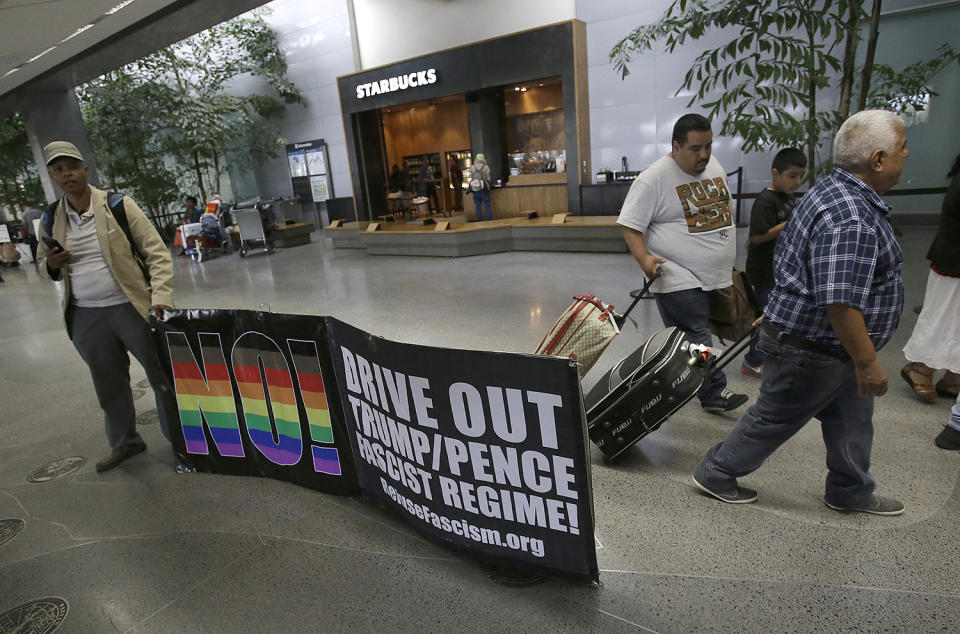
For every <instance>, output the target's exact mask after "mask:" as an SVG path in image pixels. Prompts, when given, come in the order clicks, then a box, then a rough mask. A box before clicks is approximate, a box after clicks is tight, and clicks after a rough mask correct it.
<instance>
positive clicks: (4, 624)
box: [0, 597, 70, 634]
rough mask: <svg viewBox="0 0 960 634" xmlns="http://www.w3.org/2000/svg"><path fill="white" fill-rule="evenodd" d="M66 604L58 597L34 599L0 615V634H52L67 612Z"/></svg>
mask: <svg viewBox="0 0 960 634" xmlns="http://www.w3.org/2000/svg"><path fill="white" fill-rule="evenodd" d="M69 609H70V608H69V606H68V605H67V602H66V601H64V600H63V599H61V598H60V597H44V598H42V599H34V600H33V601H28V602H26V603H24V604H23V605H18V606H17V607H15V608H13V609H12V610H7V611H6V612H3V613H0V634H13V633H14V632H17V633H19V632H29V633H30V634H49V632H53V631H54V630H56V629H57V628H58V627H60V624H61V623H63V619H65V618H67V610H69Z"/></svg>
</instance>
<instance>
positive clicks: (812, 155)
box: [804, 24, 819, 187]
mask: <svg viewBox="0 0 960 634" xmlns="http://www.w3.org/2000/svg"><path fill="white" fill-rule="evenodd" d="M804 26H805V27H806V30H807V46H808V47H809V48H808V50H809V51H813V50H814V46H815V42H814V35H813V30H812V29H811V28H810V25H809V24H805V25H804ZM807 59H808V60H809V62H808V63H809V67H808V69H807V72H808V73H809V74H810V76H809V78H808V79H807V99H808V100H809V103H808V104H807V184H808V185H809V186H811V187H813V183H814V181H815V180H816V170H815V169H814V159H816V156H817V141H819V138H818V135H817V125H816V122H817V83H816V82H815V81H814V78H815V77H816V76H817V69H816V68H815V67H814V65H813V60H814V57H813V55H812V54H808V57H807Z"/></svg>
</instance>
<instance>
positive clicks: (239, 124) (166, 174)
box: [78, 10, 302, 205]
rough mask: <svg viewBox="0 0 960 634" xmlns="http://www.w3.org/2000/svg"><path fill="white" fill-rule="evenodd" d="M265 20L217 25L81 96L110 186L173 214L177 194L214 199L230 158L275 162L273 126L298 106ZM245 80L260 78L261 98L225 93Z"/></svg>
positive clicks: (278, 143) (277, 144)
mask: <svg viewBox="0 0 960 634" xmlns="http://www.w3.org/2000/svg"><path fill="white" fill-rule="evenodd" d="M263 15H264V11H263V10H258V11H255V12H253V13H251V14H247V15H245V16H241V17H238V18H234V19H233V20H230V21H228V22H225V23H223V24H220V25H217V26H214V27H212V28H211V29H208V30H207V31H204V32H202V33H199V34H197V35H194V36H192V37H190V38H188V39H186V40H183V41H181V42H179V43H177V44H174V45H173V46H170V47H168V48H166V49H163V50H161V51H158V52H156V53H154V54H152V55H150V56H148V57H145V58H143V59H141V60H138V61H137V62H134V63H132V64H128V65H127V66H125V67H124V68H122V69H120V70H118V71H115V72H113V73H108V74H107V75H105V76H103V77H101V78H99V79H97V80H95V81H93V82H91V83H90V84H87V85H86V86H84V87H83V88H82V89H81V90H79V91H78V92H79V96H80V100H81V104H82V107H83V112H84V118H85V120H86V121H87V125H88V126H90V127H91V128H95V132H94V131H93V130H92V131H91V141H92V142H93V144H94V146H95V147H96V149H97V154H98V158H100V160H101V164H102V165H103V166H104V171H105V173H107V174H108V175H109V176H110V178H112V179H113V180H115V181H117V182H123V183H130V185H129V187H128V188H130V189H134V190H137V191H143V190H150V191H149V193H146V192H144V193H142V194H141V196H142V197H143V199H144V200H145V201H146V200H148V199H149V200H158V201H162V200H165V201H166V202H167V204H168V205H169V204H170V203H176V202H178V201H177V196H176V193H175V192H176V189H177V186H178V185H179V188H180V189H181V191H183V190H186V191H199V192H200V195H201V197H202V199H206V198H207V195H208V192H209V193H210V194H212V193H213V192H214V191H219V190H220V188H221V182H220V177H221V174H222V173H223V172H224V171H225V167H226V166H225V165H224V163H225V158H224V157H225V156H226V155H227V153H230V160H231V161H232V162H245V161H246V162H248V164H249V163H252V162H254V161H257V160H263V158H265V157H268V156H269V157H275V156H277V154H278V151H279V149H280V148H281V147H282V145H283V140H282V139H281V138H280V135H279V131H278V129H277V125H276V123H275V120H276V119H277V118H279V116H281V115H282V113H283V110H284V107H285V106H286V104H290V103H297V102H300V101H302V98H301V96H300V93H299V91H298V90H297V88H296V86H295V85H294V84H293V83H292V82H291V81H290V80H289V79H288V78H287V76H286V69H287V67H286V62H285V61H284V58H283V54H282V52H281V51H280V49H279V46H278V44H277V39H276V34H275V33H274V32H273V31H272V30H271V29H270V27H269V25H267V23H266V22H265V20H264V19H263ZM244 76H253V77H256V78H259V79H260V80H261V87H262V89H261V90H257V91H254V92H252V93H246V94H234V92H231V91H230V84H231V82H233V81H234V80H236V79H238V78H241V77H244ZM117 146H119V147H122V148H123V152H120V153H118V152H117V150H116V149H115V148H116V147H117ZM134 183H135V184H134ZM138 188H139V189H138Z"/></svg>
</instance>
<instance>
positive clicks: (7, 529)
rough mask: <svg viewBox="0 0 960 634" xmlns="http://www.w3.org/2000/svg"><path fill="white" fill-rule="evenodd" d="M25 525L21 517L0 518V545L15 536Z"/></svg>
mask: <svg viewBox="0 0 960 634" xmlns="http://www.w3.org/2000/svg"><path fill="white" fill-rule="evenodd" d="M25 525H26V523H25V522H24V521H23V520H22V519H19V518H16V517H14V518H11V519H5V520H0V545H3V544H6V543H7V542H8V541H10V540H11V539H13V538H14V537H16V536H17V533H19V532H20V531H22V530H23V527H24V526H25Z"/></svg>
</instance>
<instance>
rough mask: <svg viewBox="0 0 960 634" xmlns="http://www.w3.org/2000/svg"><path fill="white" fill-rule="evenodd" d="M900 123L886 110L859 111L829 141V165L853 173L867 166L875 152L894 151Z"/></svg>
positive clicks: (898, 118) (901, 127)
mask: <svg viewBox="0 0 960 634" xmlns="http://www.w3.org/2000/svg"><path fill="white" fill-rule="evenodd" d="M902 129H903V122H902V121H901V120H900V117H898V116H897V115H896V114H894V113H893V112H890V111H889V110H861V111H860V112H858V113H856V114H855V115H853V116H852V117H850V118H849V119H847V120H846V121H844V122H843V125H842V126H840V130H838V131H837V136H836V138H835V139H834V140H833V163H834V165H836V166H837V167H840V168H843V169H845V170H847V171H848V172H849V171H855V170H858V169H860V168H862V167H865V166H866V165H867V162H868V161H869V160H870V157H871V156H872V155H873V153H874V152H876V151H877V150H883V151H884V152H893V151H895V150H897V149H898V148H897V147H896V145H897V134H898V133H899V132H900V130H902Z"/></svg>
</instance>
